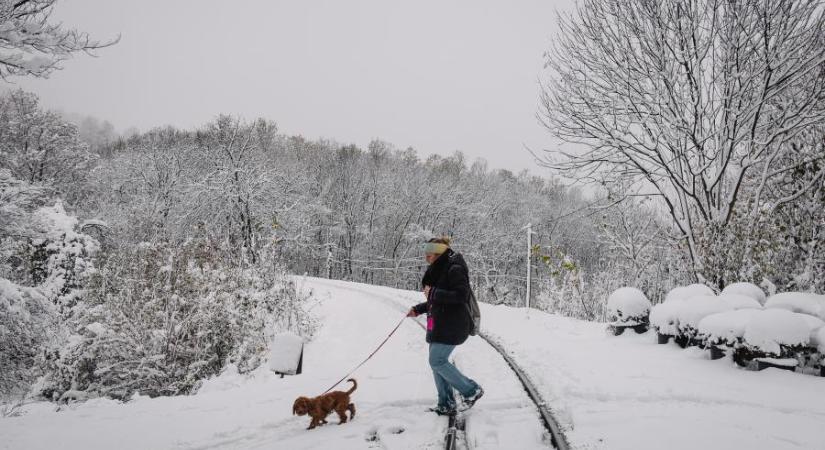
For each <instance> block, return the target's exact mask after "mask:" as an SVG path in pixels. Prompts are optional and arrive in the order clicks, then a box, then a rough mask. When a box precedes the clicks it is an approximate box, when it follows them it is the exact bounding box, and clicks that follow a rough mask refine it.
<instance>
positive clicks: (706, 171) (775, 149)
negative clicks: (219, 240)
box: [539, 0, 825, 278]
mask: <svg viewBox="0 0 825 450" xmlns="http://www.w3.org/2000/svg"><path fill="white" fill-rule="evenodd" d="M559 22H560V25H561V30H562V31H561V36H560V38H559V40H558V41H557V42H556V44H555V45H554V47H553V48H552V49H551V50H550V51H549V52H548V53H547V65H548V67H549V68H550V69H551V72H552V73H551V74H550V76H549V80H548V81H547V82H546V84H545V85H544V86H543V92H542V96H541V110H540V112H539V118H540V120H541V121H542V122H543V124H544V125H545V126H546V127H547V128H548V129H549V130H550V131H551V132H552V133H553V134H554V135H555V136H557V137H558V138H560V139H562V140H564V141H567V142H574V143H579V144H585V145H586V147H587V150H586V151H584V152H581V153H571V152H559V154H560V156H561V158H551V157H548V158H547V159H546V160H545V161H544V163H545V164H546V165H549V166H552V167H556V168H559V169H563V170H570V171H572V172H571V173H573V174H575V176H576V177H579V178H582V179H605V180H607V181H608V182H613V181H619V180H623V181H624V182H626V183H630V184H633V183H635V184H636V185H637V186H646V188H645V189H647V192H649V193H650V194H651V195H655V196H658V197H660V198H661V199H662V200H663V202H664V204H665V205H666V206H667V210H668V212H669V214H670V216H671V217H672V219H673V221H674V222H675V224H676V226H677V227H678V228H679V230H680V231H681V233H683V235H684V239H685V242H686V244H687V248H688V250H689V253H690V257H691V260H692V264H693V269H694V273H695V274H696V276H697V278H702V276H703V275H702V274H703V272H704V269H705V267H704V264H703V256H702V252H703V250H702V249H701V248H700V245H699V244H698V242H699V241H700V235H701V234H702V233H703V232H706V231H708V230H711V231H712V230H718V229H723V228H724V227H725V226H726V225H727V224H728V223H729V222H730V221H731V220H732V218H733V217H734V215H735V213H736V211H737V207H739V206H740V203H744V202H743V201H742V200H743V197H744V196H745V195H750V196H753V194H754V192H757V191H758V189H746V184H748V185H749V186H750V185H751V184H752V185H753V186H762V185H765V184H767V183H770V182H771V181H772V180H773V179H774V177H777V176H781V175H782V174H783V173H785V168H783V167H781V166H780V164H781V162H780V161H783V160H787V159H788V158H787V157H786V156H787V155H788V154H789V153H792V152H794V146H793V145H790V143H791V142H793V140H794V139H796V137H797V136H798V135H799V134H800V133H802V132H804V131H805V130H807V129H809V128H810V127H811V126H815V125H817V124H822V123H823V122H825V110H823V108H822V106H821V103H822V100H823V98H825V40H824V39H823V24H825V8H823V7H822V4H821V2H820V1H818V0H804V1H766V0H760V1H748V2H727V1H722V0H709V1H700V0H694V1H681V0H666V1H661V2H660V1H641V0H637V1H622V0H607V1H597V0H584V1H583V2H582V4H581V5H580V7H579V9H578V11H577V13H576V15H575V16H566V17H560V19H559ZM812 158H814V159H815V160H819V161H822V160H823V159H825V154H822V153H819V154H818V155H813V156H812ZM823 174H825V167H822V168H821V169H820V173H819V174H818V175H817V177H819V178H821V177H822V176H823ZM815 178H816V177H815ZM746 182H747V183H746ZM811 187H812V185H811V186H801V187H800V189H810V188H811ZM792 195H793V194H792ZM792 195H791V196H788V198H793V197H792ZM748 205H749V207H750V208H753V209H754V210H757V211H758V210H759V208H761V207H762V205H760V203H759V202H758V201H751V202H748ZM705 241H707V239H705Z"/></svg>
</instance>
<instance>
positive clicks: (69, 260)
mask: <svg viewBox="0 0 825 450" xmlns="http://www.w3.org/2000/svg"><path fill="white" fill-rule="evenodd" d="M48 193H49V190H48V189H46V188H43V187H40V186H34V185H31V184H30V183H27V182H25V181H22V180H17V179H15V178H14V177H13V176H12V175H11V173H10V172H9V171H8V170H5V169H0V342H1V343H2V344H0V396H2V395H4V394H5V395H8V394H10V393H12V392H14V393H15V394H20V393H21V392H24V391H25V390H26V389H27V388H28V385H29V384H30V383H31V382H32V381H33V379H34V378H35V377H36V376H37V375H38V373H39V363H38V361H39V360H40V358H42V355H44V354H45V353H47V351H46V349H47V348H51V347H53V346H54V345H56V344H57V343H58V342H59V340H60V339H61V338H62V337H63V336H65V333H64V331H65V330H64V327H63V326H62V324H63V322H64V319H66V318H68V317H72V316H73V315H74V314H75V313H76V312H77V311H76V310H75V307H76V304H77V299H78V298H79V297H80V296H81V295H82V293H83V282H84V280H85V279H86V278H87V277H88V276H89V275H90V274H92V273H94V267H93V265H92V257H93V255H94V253H95V252H96V251H97V248H98V246H97V243H96V241H95V240H94V239H92V238H91V237H89V236H88V235H85V234H83V233H80V232H78V231H77V229H76V225H77V220H76V218H75V217H73V216H71V215H69V214H67V213H66V211H65V210H64V209H63V206H62V203H61V202H60V201H57V202H54V203H53V205H52V206H47V199H48Z"/></svg>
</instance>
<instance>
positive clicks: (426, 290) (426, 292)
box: [424, 286, 430, 299]
mask: <svg viewBox="0 0 825 450" xmlns="http://www.w3.org/2000/svg"><path fill="white" fill-rule="evenodd" d="M424 298H426V299H429V298H430V286H424Z"/></svg>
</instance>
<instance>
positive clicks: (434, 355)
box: [430, 342, 479, 403]
mask: <svg viewBox="0 0 825 450" xmlns="http://www.w3.org/2000/svg"><path fill="white" fill-rule="evenodd" d="M453 349H455V345H447V344H439V343H436V342H433V343H431V344H430V367H432V369H433V376H434V377H436V389H438V390H439V392H438V395H439V402H440V401H441V394H442V389H441V388H439V381H438V378H439V377H440V378H441V379H442V380H443V381H444V383H445V384H446V385H447V386H448V387H453V388H455V390H457V391H458V393H459V394H461V395H462V396H464V397H469V396H471V395H473V394H474V393H475V392H476V390H478V388H479V386H478V384H477V383H476V382H475V381H473V380H471V379H469V378H467V377H465V376H464V374H462V373H461V372H460V371H459V370H458V369H457V368H456V367H455V366H454V365H452V364H450V361H449V360H448V358H449V356H450V353H452V352H453ZM448 394H451V392H448ZM450 403H453V402H452V398H451V402H450Z"/></svg>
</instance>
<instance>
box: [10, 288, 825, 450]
mask: <svg viewBox="0 0 825 450" xmlns="http://www.w3.org/2000/svg"><path fill="white" fill-rule="evenodd" d="M298 283H299V285H301V286H302V289H311V290H313V291H314V293H315V295H316V298H317V304H316V305H315V306H314V307H313V309H312V312H313V314H315V315H316V316H317V317H318V318H319V320H320V321H321V324H322V325H321V328H320V330H319V331H318V333H317V335H316V337H315V339H314V340H313V341H312V342H309V343H308V344H307V345H306V347H305V354H304V361H303V374H302V375H298V376H291V377H285V378H283V379H281V378H279V377H278V376H276V375H274V374H273V373H271V372H269V370H268V369H267V368H265V367H262V368H260V369H259V370H257V371H256V372H255V373H254V374H253V375H252V376H240V375H237V374H236V373H233V372H232V371H231V370H230V371H227V372H226V373H224V374H223V375H221V376H220V377H218V378H216V379H212V380H210V381H208V382H207V383H206V385H205V386H204V387H203V388H202V389H201V390H200V391H199V392H198V393H197V394H196V395H193V396H179V397H167V398H156V399H149V398H146V397H138V398H135V399H134V400H132V401H130V402H128V403H125V404H121V403H118V402H115V401H112V400H100V399H99V400H93V401H89V402H87V403H83V404H76V405H69V406H68V407H63V409H62V410H61V411H59V412H56V411H55V406H54V404H51V403H39V404H32V405H27V406H26V407H24V410H23V412H24V414H23V415H22V416H19V417H9V418H5V419H0V435H2V436H3V439H2V440H0V448H4V449H5V448H8V449H51V448H65V449H84V450H85V449H111V448H119V449H179V450H184V449H186V450H194V449H239V448H243V449H247V448H248V449H300V448H320V447H325V446H327V447H330V448H339V449H342V448H343V449H360V448H387V449H409V448H439V447H441V446H442V445H443V442H442V439H443V435H444V431H445V427H446V420H445V419H444V418H440V417H437V416H435V415H434V414H432V413H429V412H427V411H426V409H427V407H429V406H432V405H434V403H435V389H434V387H433V382H432V376H431V373H430V370H429V367H428V365H427V354H426V344H425V342H424V336H423V331H422V329H421V328H420V327H419V326H417V325H416V324H414V323H412V321H413V319H408V320H407V323H404V324H402V326H401V327H400V328H399V330H398V331H397V332H396V334H395V335H393V337H392V338H391V339H390V340H389V341H388V342H387V344H386V345H385V346H384V347H383V348H382V349H381V351H380V352H379V353H377V354H376V355H375V356H374V357H373V358H372V359H371V360H370V361H368V362H367V363H366V364H365V365H364V366H363V367H362V368H360V369H359V370H358V371H357V372H356V373H355V374H354V377H355V378H356V379H357V380H358V382H359V388H358V390H357V391H356V392H355V393H354V394H353V401H354V403H355V404H356V407H357V415H356V417H355V419H354V420H353V421H352V422H351V423H347V424H345V425H341V426H338V425H337V424H336V423H337V419H336V418H332V417H331V418H330V424H329V425H325V426H322V427H320V428H318V429H315V430H311V431H307V430H305V428H306V427H307V426H308V424H309V419H308V418H307V417H306V416H304V417H297V416H293V415H292V410H291V408H292V402H293V400H294V399H295V398H296V397H297V396H299V395H307V396H314V395H317V394H319V393H321V392H323V391H324V390H325V389H326V388H327V387H329V385H330V384H332V383H333V382H335V381H336V380H338V379H339V378H340V377H342V376H344V375H345V374H346V373H347V372H348V371H349V370H350V369H351V368H352V367H354V366H355V365H356V364H357V363H359V362H360V361H361V360H362V359H363V358H365V357H366V356H367V355H368V354H369V353H370V352H371V351H372V350H373V349H374V348H375V346H377V345H378V344H379V343H380V342H381V341H382V340H383V339H384V337H386V335H387V333H389V332H390V331H391V330H392V328H393V327H394V326H395V324H396V323H397V322H398V321H399V320H401V317H402V315H403V311H404V310H405V309H406V307H408V306H409V305H411V304H413V303H414V302H417V301H419V298H420V295H421V294H420V293H418V292H409V291H399V290H394V289H389V288H383V287H375V286H367V285H360V284H354V283H345V282H337V281H329V280H320V279H307V280H299V282H298ZM482 317H483V326H482V328H483V330H484V331H485V332H486V333H487V334H488V335H490V336H491V337H493V338H495V339H496V340H498V341H499V342H500V343H501V344H503V345H504V347H505V348H507V349H508V350H509V351H510V352H511V354H512V356H514V357H515V359H516V361H518V362H519V363H520V364H521V365H522V367H523V368H525V369H526V370H527V372H528V374H529V376H530V377H531V378H532V380H533V381H534V383H535V384H536V385H537V386H538V388H539V390H540V391H541V394H542V396H543V397H544V399H545V400H546V401H547V403H548V404H549V405H550V407H551V408H552V410H553V412H554V413H555V415H556V416H557V418H558V420H559V421H560V422H561V424H562V427H563V428H564V431H565V433H566V435H567V438H568V440H569V441H570V443H571V444H572V446H573V447H574V448H579V449H598V448H603V449H659V448H668V449H682V448H683V449H695V448H705V449H717V448H718V449H730V448H748V449H784V448H787V449H791V448H806V449H813V448H822V445H823V442H825V435H823V433H822V428H821V424H822V423H825V403H823V402H822V401H821V398H823V395H825V379H822V378H818V377H813V376H805V375H799V374H793V373H788V372H783V371H778V370H775V369H768V370H765V371H762V372H749V371H744V370H740V369H738V368H736V366H735V365H734V364H733V363H732V362H730V361H728V360H719V361H710V360H709V359H708V358H707V356H706V355H705V354H704V353H702V352H699V351H698V350H696V349H687V350H682V349H679V348H678V347H677V346H675V345H673V344H671V345H656V343H655V342H656V337H655V335H654V334H653V333H652V332H651V333H647V334H644V335H636V334H633V333H625V334H624V335H622V336H619V337H613V336H608V335H607V333H605V331H604V329H605V326H604V324H599V323H589V322H582V321H577V320H573V319H566V318H561V317H557V316H552V315H548V314H545V313H541V312H538V311H531V312H530V313H529V316H528V314H527V313H526V312H525V311H524V310H521V309H513V308H508V307H503V306H490V305H482ZM455 361H456V364H457V365H458V366H459V367H461V368H462V370H464V371H465V372H466V373H467V374H468V375H469V376H471V377H473V378H474V379H475V380H476V381H478V382H479V383H480V384H482V385H483V386H484V388H485V390H486V392H487V394H486V395H485V397H484V398H483V399H482V400H481V401H480V402H479V403H478V404H477V405H476V407H475V408H474V409H473V410H471V411H470V412H469V413H468V418H467V442H468V443H469V445H470V448H474V449H482V448H489V449H493V448H508V449H529V448H547V446H548V444H547V443H546V437H545V433H544V429H543V428H542V426H541V423H540V422H539V419H538V415H537V412H536V409H535V407H534V406H532V404H531V402H530V401H529V400H528V398H527V396H526V394H525V393H524V391H523V390H522V388H521V386H520V385H519V384H518V382H517V380H516V379H515V377H514V376H513V375H512V372H510V371H509V368H508V367H507V365H506V364H505V363H504V361H503V360H502V358H501V357H500V356H498V355H497V354H496V353H495V352H494V351H493V350H492V349H491V348H490V346H488V345H487V344H485V343H484V342H483V341H482V340H481V339H479V338H471V339H470V340H469V341H468V343H467V344H465V345H463V346H461V347H460V348H459V349H458V351H457V352H456V354H455ZM345 387H346V386H341V388H345Z"/></svg>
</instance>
